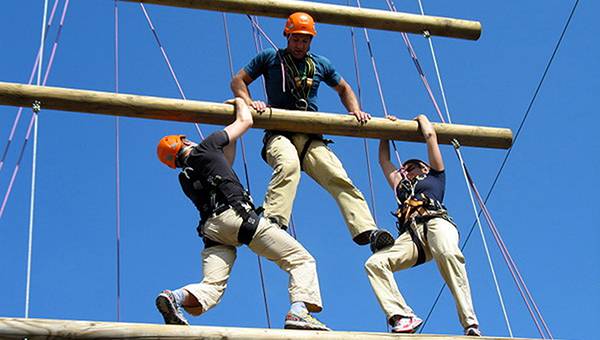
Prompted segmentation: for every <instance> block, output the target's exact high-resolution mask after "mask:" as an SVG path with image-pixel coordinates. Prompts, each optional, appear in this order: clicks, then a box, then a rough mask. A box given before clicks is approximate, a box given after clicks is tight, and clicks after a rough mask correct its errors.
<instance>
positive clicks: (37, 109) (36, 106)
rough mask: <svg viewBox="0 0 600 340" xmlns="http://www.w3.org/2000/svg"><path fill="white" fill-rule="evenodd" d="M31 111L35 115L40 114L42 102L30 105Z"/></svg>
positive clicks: (34, 102)
mask: <svg viewBox="0 0 600 340" xmlns="http://www.w3.org/2000/svg"><path fill="white" fill-rule="evenodd" d="M31 109H32V110H33V113H35V114H38V113H40V111H41V110H42V102H40V101H39V100H34V101H33V103H32V104H31Z"/></svg>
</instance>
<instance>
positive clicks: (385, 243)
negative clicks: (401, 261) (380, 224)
mask: <svg viewBox="0 0 600 340" xmlns="http://www.w3.org/2000/svg"><path fill="white" fill-rule="evenodd" d="M394 242H395V240H394V237H393V236H392V234H390V233H389V232H384V233H380V234H379V235H377V237H376V238H375V242H373V243H371V250H372V251H373V252H374V253H376V252H378V251H380V250H381V249H383V248H386V247H389V246H391V245H393V244H394Z"/></svg>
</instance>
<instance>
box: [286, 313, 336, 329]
mask: <svg viewBox="0 0 600 340" xmlns="http://www.w3.org/2000/svg"><path fill="white" fill-rule="evenodd" d="M283 328H285V329H306V330H314V331H330V330H331V329H330V328H329V327H327V326H325V324H324V323H322V322H321V321H319V320H317V319H316V318H315V317H314V316H312V315H310V313H305V314H296V313H292V312H289V313H287V315H286V316H285V325H284V326H283Z"/></svg>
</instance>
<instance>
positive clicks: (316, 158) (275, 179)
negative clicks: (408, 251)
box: [263, 134, 377, 238]
mask: <svg viewBox="0 0 600 340" xmlns="http://www.w3.org/2000/svg"><path fill="white" fill-rule="evenodd" d="M308 138H309V137H308V135H305V134H293V135H291V140H290V139H288V138H286V137H284V136H281V135H275V136H274V137H272V138H271V139H270V140H269V142H268V143H267V145H266V156H267V157H266V158H267V163H269V165H270V166H271V167H272V168H273V175H272V177H271V182H270V183H269V187H268V189H267V194H266V196H265V202H264V204H263V207H264V208H265V212H264V216H266V217H272V218H274V219H276V220H277V222H279V223H280V224H282V225H289V219H290V215H291V213H292V205H293V203H294V198H295V197H296V189H297V188H298V183H299V182H300V171H301V170H302V169H301V164H300V159H299V155H300V153H301V152H302V149H303V148H304V145H305V144H306V142H307V140H308ZM302 165H303V170H304V172H306V174H307V175H309V176H310V177H312V179H314V180H315V181H316V182H317V183H319V185H320V186H321V187H323V188H324V189H325V190H327V191H328V192H329V193H330V194H331V196H332V197H333V198H334V199H335V201H336V202H337V204H338V206H339V207H340V210H341V213H342V216H343V217H344V221H345V222H346V225H347V226H348V229H349V231H350V234H351V235H352V237H353V238H354V237H355V236H356V235H358V234H360V233H362V232H365V231H368V230H373V229H376V228H377V227H376V226H375V221H374V220H373V217H372V216H371V212H370V211H369V207H368V206H367V202H366V201H365V198H364V197H363V195H362V193H361V192H360V191H359V190H358V189H357V188H356V187H355V186H354V184H353V183H352V181H351V180H350V178H349V177H348V174H347V173H346V170H344V167H343V166H342V163H341V162H340V160H339V159H338V158H337V157H336V156H335V154H334V153H333V152H332V151H331V150H330V149H329V148H328V147H327V146H326V145H325V143H324V142H323V141H321V140H313V141H311V142H310V146H309V147H308V151H307V152H306V156H305V157H304V163H303V164H302Z"/></svg>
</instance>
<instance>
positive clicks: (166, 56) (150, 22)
mask: <svg viewBox="0 0 600 340" xmlns="http://www.w3.org/2000/svg"><path fill="white" fill-rule="evenodd" d="M140 7H141V8H142V12H144V16H145V17H146V21H147V22H148V25H149V26H150V30H151V31H152V34H153V35H154V39H156V43H157V44H158V48H159V49H160V52H161V53H162V55H163V58H164V59H165V62H166V63H167V67H168V68H169V71H170V72H171V76H172V77H173V80H174V81H175V84H176V85H177V89H178V90H179V94H180V95H181V98H182V99H183V100H187V98H186V96H185V93H184V92H183V88H182V87H181V84H180V83H179V79H178V78H177V75H176V74H175V70H174V69H173V66H172V65H171V61H170V60H169V56H168V55H167V51H166V50H165V48H164V47H163V44H162V43H161V42H160V38H159V37H158V32H157V31H156V29H155V28H154V24H153V23H152V19H150V15H149V14H148V11H146V6H144V4H143V3H142V2H140ZM194 126H195V127H196V131H197V132H198V134H199V135H200V138H202V139H204V134H203V133H202V130H201V129H200V125H199V124H198V123H194Z"/></svg>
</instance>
